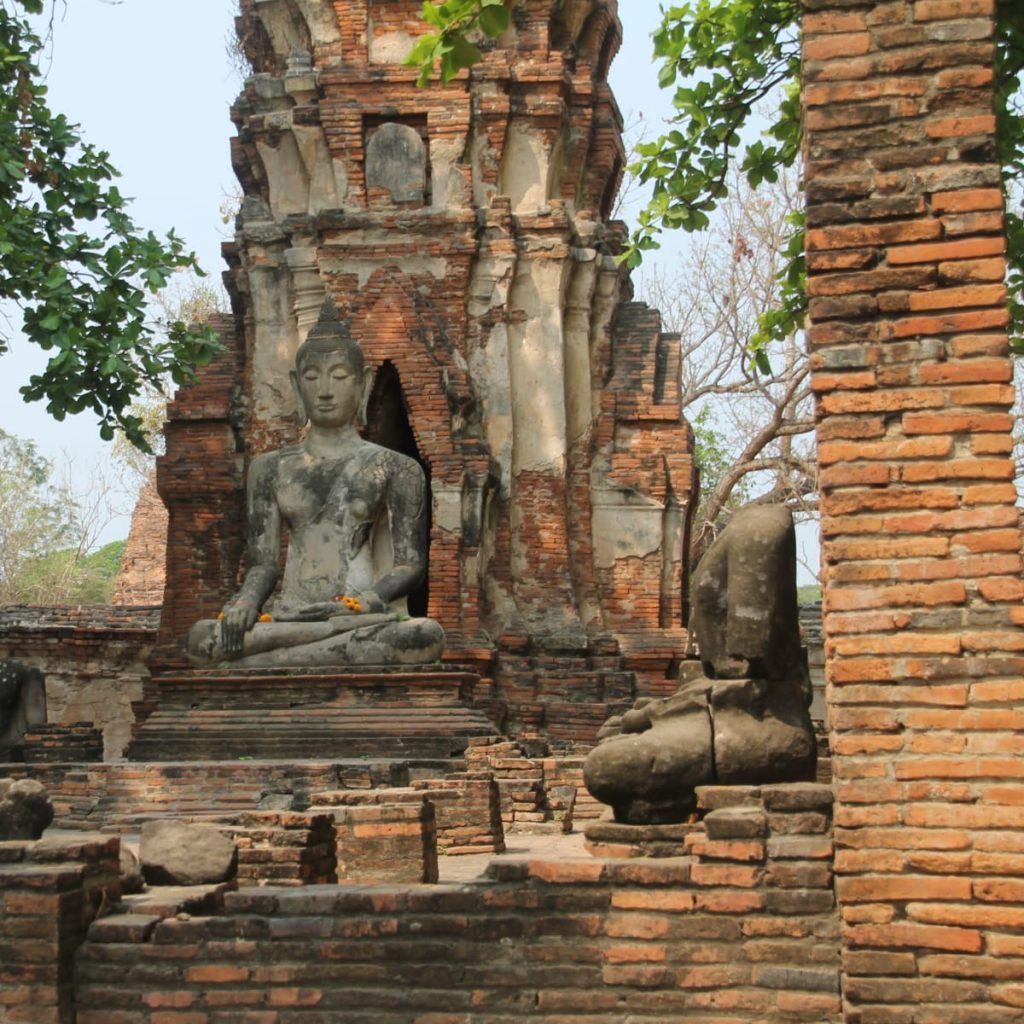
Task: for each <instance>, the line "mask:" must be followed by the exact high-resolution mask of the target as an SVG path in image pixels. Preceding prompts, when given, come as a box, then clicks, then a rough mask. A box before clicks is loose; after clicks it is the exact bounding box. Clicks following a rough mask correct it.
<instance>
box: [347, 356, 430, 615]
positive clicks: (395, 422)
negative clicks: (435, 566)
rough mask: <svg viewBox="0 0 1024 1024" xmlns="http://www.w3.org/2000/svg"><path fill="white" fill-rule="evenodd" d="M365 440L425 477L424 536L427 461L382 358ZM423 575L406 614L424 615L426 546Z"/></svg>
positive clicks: (394, 376) (390, 367) (390, 366)
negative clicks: (394, 454) (414, 463)
mask: <svg viewBox="0 0 1024 1024" xmlns="http://www.w3.org/2000/svg"><path fill="white" fill-rule="evenodd" d="M364 435H365V437H366V440H367V441H372V442H373V443H374V444H379V445H380V446H381V447H382V448H390V449H391V450H392V451H395V452H400V453H401V454H402V455H408V456H409V458H411V459H415V460H416V461H417V462H418V463H419V464H420V465H421V466H422V467H423V473H424V475H425V476H426V478H427V502H426V512H427V536H428V537H429V536H430V528H431V525H432V520H433V504H432V502H431V497H430V495H431V489H430V463H429V462H428V461H427V460H426V459H424V458H423V456H422V455H421V454H420V450H419V447H418V446H417V444H416V437H415V435H414V434H413V432H412V425H411V424H410V423H409V407H408V405H407V404H406V401H405V394H404V393H403V391H402V382H401V380H400V379H399V376H398V368H397V367H396V366H395V364H394V363H392V362H391V361H390V360H385V361H384V363H383V364H382V365H381V367H380V369H379V370H378V371H377V375H376V377H375V378H374V381H373V388H372V389H371V391H370V398H369V401H368V402H367V406H366V430H365V432H364ZM427 557H428V561H427V574H426V576H425V577H424V580H423V583H422V585H421V586H419V587H418V588H417V589H416V590H414V591H413V592H412V593H411V594H410V595H409V598H408V601H409V614H410V615H412V616H424V615H426V614H427V599H428V597H429V588H430V562H429V548H428V552H427Z"/></svg>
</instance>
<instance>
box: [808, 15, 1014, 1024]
mask: <svg viewBox="0 0 1024 1024" xmlns="http://www.w3.org/2000/svg"><path fill="white" fill-rule="evenodd" d="M804 6H805V19H804V32H805V41H804V61H805V64H804V71H805V91H804V103H805V123H806V157H807V224H808V234H807V261H808V291H809V294H810V306H811V315H810V326H809V328H808V343H809V346H810V351H811V358H812V366H813V386H814V389H815V392H816V394H817V400H818V416H819V423H818V445H819V456H820V463H821V507H822V539H823V575H824V580H825V632H826V658H827V661H826V677H827V681H828V686H829V699H830V715H831V729H832V742H833V749H834V753H835V760H834V764H835V775H836V783H837V803H836V820H835V823H836V872H837V889H838V896H839V901H840V906H841V910H842V915H843V945H844V973H845V976H844V981H843V991H844V998H845V1013H846V1020H847V1021H848V1022H858V1024H869V1022H879V1024H880V1022H883V1021H884V1022H886V1024H889V1022H900V1021H911V1020H921V1021H923V1020H925V1019H927V1020H928V1021H931V1022H937V1024H942V1022H950V1024H952V1022H953V1021H971V1022H986V1021H1009V1020H1016V1019H1019V1016H1018V1015H1019V1014H1021V1013H1024V1009H1021V1007H1024V987H1022V986H1021V985H1020V984H1019V980H1020V978H1021V977H1022V976H1024V959H1016V960H1014V959H1013V957H1019V958H1024V937H1022V932H1021V930H1022V929H1024V910H1022V909H1021V907H1020V901H1021V900H1022V899H1024V881H1021V878H1020V875H1021V873H1022V872H1024V831H1021V830H1022V829H1024V800H1022V794H1024V789H1022V787H1021V785H1020V779H1021V777H1022V776H1024V759H1022V758H1021V757H1020V753H1021V750H1022V749H1024V743H1022V741H1021V738H1020V736H1019V735H1015V732H1014V730H1020V728H1021V726H1022V725H1024V713H1022V712H1021V711H1019V710H1018V706H1019V705H1020V702H1021V698H1022V697H1024V682H1022V678H1024V657H1022V652H1024V631H1022V630H1021V628H1020V626H1021V624H1022V623H1024V614H1022V612H1024V609H1022V608H1021V607H1020V600H1021V597H1022V595H1024V588H1022V584H1021V557H1020V554H1021V536H1020V528H1019V521H1018V512H1017V509H1016V508H1015V490H1014V486H1013V463H1012V461H1011V458H1010V454H1011V441H1010V428H1011V418H1010V415H1009V410H1010V405H1011V402H1012V400H1013V389H1012V386H1011V373H1012V370H1011V363H1010V359H1009V355H1008V346H1007V335H1006V325H1007V310H1006V294H1005V288H1004V286H1003V274H1004V258H1003V254H1004V251H1005V238H1004V232H1003V215H1002V207H1003V200H1002V195H1001V191H1000V178H999V167H998V165H997V164H996V163H995V162H994V159H995V157H994V145H993V132H994V127H995V125H994V118H993V116H992V59H993V46H992V37H993V25H992V9H993V3H992V0H957V2H947V0H916V2H913V0H891V2H878V3H857V2H853V3H851V2H848V0H804ZM1014 830H1016V831H1014Z"/></svg>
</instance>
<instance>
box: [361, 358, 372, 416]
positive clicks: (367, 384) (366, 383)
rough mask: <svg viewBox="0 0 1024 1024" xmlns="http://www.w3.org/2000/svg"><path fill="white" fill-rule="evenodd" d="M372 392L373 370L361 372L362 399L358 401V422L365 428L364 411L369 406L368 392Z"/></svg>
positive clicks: (368, 369)
mask: <svg viewBox="0 0 1024 1024" xmlns="http://www.w3.org/2000/svg"><path fill="white" fill-rule="evenodd" d="M372 390H373V368H372V367H369V366H368V367H367V368H366V369H365V370H363V397H362V398H360V399H359V422H360V423H362V424H363V426H366V411H367V409H368V408H369V405H370V392H371V391H372Z"/></svg>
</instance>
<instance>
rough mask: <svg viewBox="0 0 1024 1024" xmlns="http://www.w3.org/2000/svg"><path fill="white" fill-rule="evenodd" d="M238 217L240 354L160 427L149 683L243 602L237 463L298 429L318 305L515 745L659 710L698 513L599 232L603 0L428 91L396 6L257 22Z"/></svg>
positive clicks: (659, 384) (670, 366) (609, 23)
mask: <svg viewBox="0 0 1024 1024" xmlns="http://www.w3.org/2000/svg"><path fill="white" fill-rule="evenodd" d="M238 29H239V38H240V40H241V46H242V49H243V51H244V53H245V56H246V58H247V59H248V61H249V63H250V64H251V66H252V72H253V73H252V75H251V77H250V78H249V79H248V80H247V82H246V85H245V89H244V92H243V93H242V95H241V96H240V97H239V99H238V101H237V104H236V106H235V108H234V110H233V117H234V120H235V123H236V125H237V128H238V135H237V137H236V138H235V139H234V140H233V158H234V164H235V169H236V172H237V174H238V177H239V180H240V182H241V185H242V189H243V193H244V199H243V201H242V205H241V209H240V212H239V215H238V219H237V232H236V236H235V240H234V242H232V243H231V244H229V245H227V246H226V248H225V251H226V256H227V259H228V262H229V266H230V268H231V269H230V271H229V273H228V280H229V287H230V290H231V292H232V296H233V300H234V311H235V321H236V323H235V331H234V335H233V336H232V335H229V334H225V337H228V338H229V339H230V341H229V347H228V351H227V352H225V354H224V355H223V356H222V357H221V359H220V361H219V363H218V364H216V365H215V366H213V367H211V368H210V370H209V371H208V372H206V373H205V374H204V376H203V381H202V382H201V383H200V385H199V386H197V387H195V388H193V389H191V390H190V391H188V392H185V393H183V394H182V396H181V397H180V398H179V399H178V400H177V401H176V402H175V403H174V405H173V407H172V411H171V412H172V419H171V427H170V430H169V437H168V454H167V456H166V457H165V458H164V459H163V460H162V461H161V465H160V488H161V493H162V494H163V496H164V498H165V501H166V502H167V504H168V506H169V508H170V515H171V526H170V540H169V558H168V580H167V593H166V602H165V613H164V620H163V625H162V635H161V639H162V642H161V645H160V647H159V649H158V654H157V660H158V663H159V664H162V665H169V664H173V662H174V661H175V659H176V657H177V653H176V652H177V651H178V650H180V642H181V639H182V637H183V636H184V635H185V632H186V631H187V629H188V626H189V624H190V623H191V622H193V621H195V620H196V619H198V618H200V617H203V616H207V615H210V614H213V613H215V612H216V611H217V609H218V608H219V607H220V605H221V603H222V601H223V600H224V597H225V596H226V594H227V593H228V592H229V591H230V590H231V589H232V587H233V585H234V581H235V573H236V569H235V566H236V564H237V560H238V557H239V555H240V552H241V548H242V540H241V527H242V523H241V516H240V515H239V510H240V508H241V499H240V494H241V491H240V488H241V486H242V479H243V476H244V469H245V465H246V462H247V460H248V459H249V458H250V457H251V456H252V455H254V454H257V453H259V452H261V451H265V450H267V449H270V448H275V447H278V446H280V445H282V444H285V443H289V442H290V441H293V440H295V439H296V437H297V430H298V428H297V426H296V420H295V415H294V405H293V400H292V397H291V394H290V391H289V389H288V387H287V371H288V369H289V368H290V366H291V365H292V361H293V358H294V353H295V350H296V348H297V346H298V344H299V342H300V341H301V340H302V338H303V337H304V336H305V334H306V332H307V331H308V330H309V328H310V327H311V326H312V324H313V323H314V322H315V319H316V316H317V313H318V310H319V308H320V306H321V304H322V301H323V298H324V294H325V291H329V292H330V293H331V294H332V295H333V297H334V299H335V301H336V303H337V305H338V307H339V309H340V310H341V311H342V314H343V315H344V316H347V317H348V318H350V320H351V322H352V326H353V331H354V333H355V334H356V336H357V337H358V339H359V341H360V342H361V344H362V346H363V349H364V351H365V352H366V355H367V359H368V363H369V364H370V365H371V366H373V367H374V368H375V370H376V377H375V384H374V389H373V393H372V395H371V400H370V407H369V412H368V416H367V420H368V422H367V426H366V433H367V436H368V437H369V438H370V439H372V440H374V441H377V442H378V443H381V444H384V445H387V446H389V447H394V448H397V449H399V450H401V451H404V452H405V453H406V454H409V455H412V456H413V457H415V458H417V459H418V460H419V461H420V462H421V463H422V465H423V466H424V468H425V470H426V473H427V476H428V480H429V483H430V488H431V495H432V522H431V533H430V553H429V576H428V582H427V585H426V587H425V589H424V592H423V593H422V594H420V595H419V598H418V605H419V608H418V609H416V608H415V607H414V611H416V610H419V611H420V612H421V613H426V614H429V615H430V616H432V617H434V618H436V619H438V620H439V621H440V622H441V623H442V624H443V625H444V627H445V630H446V632H447V635H448V638H449V648H448V650H447V652H446V660H449V661H453V662H468V663H472V664H475V665H476V667H477V668H478V669H479V670H480V671H482V672H483V673H484V674H485V675H486V676H489V677H494V678H495V679H496V680H497V683H498V690H497V693H496V697H497V700H498V702H499V703H504V705H505V706H506V707H507V708H508V711H509V719H508V721H509V724H510V726H511V727H513V729H515V728H517V727H520V726H523V727H525V726H536V727H539V728H541V729H546V730H548V731H549V732H550V733H551V734H552V735H555V736H559V737H561V738H564V739H566V740H568V741H586V740H588V739H590V738H591V737H592V734H593V729H594V727H595V725H596V724H597V723H599V722H600V721H601V720H602V719H603V718H604V716H605V714H606V713H607V710H608V707H609V705H610V704H613V703H616V702H618V701H622V700H624V699H627V698H631V697H632V696H634V695H635V694H636V693H637V692H640V693H645V692H650V693H656V694H660V693H664V692H670V691H671V690H672V689H673V688H674V679H673V678H671V677H672V676H673V675H674V671H673V670H674V663H675V661H676V659H678V657H679V656H680V655H681V652H682V649H683V647H684V644H685V629H684V623H685V607H684V592H685V580H686V565H685V554H684V552H685V551H686V548H687V539H688V532H689V522H690V516H691V511H692V501H691V499H692V497H693V495H694V492H695V481H694V468H693V459H692V438H691V434H690V431H689V429H688V427H687V426H686V425H685V424H684V423H683V421H682V419H681V414H680V401H679V383H678V381H679V372H678V371H679V367H678V359H679V352H678V345H677V344H676V343H675V338H674V337H672V336H668V335H665V334H663V333H662V331H661V324H660V318H659V316H658V314H657V313H656V312H655V311H653V310H650V309H648V308H647V307H646V306H644V305H642V304H639V303H633V302H632V301H630V299H631V288H630V284H629V280H628V277H627V275H626V274H625V272H624V271H623V270H622V268H620V267H619V266H618V265H617V263H616V261H615V255H616V253H617V252H618V251H619V250H620V247H621V242H622V239H623V231H624V229H623V227H622V225H620V224H618V223H614V222H609V219H608V218H609V213H610V210H611V207H612V203H613V201H614V198H615V195H616V191H617V188H618V185H619V182H620V179H621V176H622V169H623V159H624V154H623V147H622V141H621V136H620V132H621V118H620V115H619V111H618V109H617V107H616V104H615V101H614V98H613V97H612V94H611V92H610V90H609V87H608V84H607V80H606V74H607V70H608V65H609V64H610V62H611V60H612V58H613V56H614V54H615V52H616V50H617V48H618V46H619V42H620V33H621V29H620V24H619V21H618V17H617V14H616V5H615V3H614V0H611V2H601V0H575V2H561V3H556V2H554V0H526V2H524V3H520V4H519V5H518V6H517V7H516V9H515V11H514V14H513V23H512V26H511V27H510V29H509V30H508V31H507V32H506V33H505V35H504V36H502V37H501V38H500V39H499V40H497V42H496V43H495V44H494V45H493V46H492V47H491V48H490V49H488V50H487V51H486V53H485V57H484V60H483V62H482V63H481V64H480V65H478V66H477V67H476V68H474V69H473V71H472V72H471V73H470V74H468V75H467V74H465V73H464V74H463V75H461V76H460V77H459V78H458V79H457V80H456V81H454V82H452V83H451V84H450V85H448V86H447V87H443V88H442V87H440V86H437V85H435V86H432V87H430V88H427V89H418V88H416V87H415V85H414V84H413V78H414V75H413V73H412V72H411V71H410V69H409V68H407V67H404V66H403V65H402V63H401V60H402V57H403V56H404V55H405V53H406V52H408V49H409V47H410V46H411V44H412V42H413V40H414V39H415V37H416V35H417V34H418V33H419V32H420V30H421V22H420V18H419V5H418V4H417V3H414V2H406V0H399V2H395V0H386V2H385V0H335V2H334V3H331V2H328V0H301V2H294V0H244V2H243V3H242V13H241V15H240V17H239V19H238Z"/></svg>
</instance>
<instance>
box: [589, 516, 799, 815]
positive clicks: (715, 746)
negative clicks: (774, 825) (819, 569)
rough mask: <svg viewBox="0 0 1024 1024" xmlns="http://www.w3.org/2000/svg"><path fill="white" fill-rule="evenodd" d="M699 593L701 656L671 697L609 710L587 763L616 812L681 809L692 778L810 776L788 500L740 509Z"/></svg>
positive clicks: (730, 781) (697, 781)
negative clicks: (619, 710)
mask: <svg viewBox="0 0 1024 1024" xmlns="http://www.w3.org/2000/svg"><path fill="white" fill-rule="evenodd" d="M692 604H693V612H692V615H691V620H690V628H691V632H692V633H693V634H694V635H695V636H696V640H697V644H698V647H699V650H700V668H699V669H697V668H696V665H694V666H693V668H694V669H696V671H692V672H690V673H688V674H687V676H686V678H685V679H684V681H683V685H682V686H681V687H680V689H679V690H678V691H677V692H676V693H675V694H673V695H672V696H671V697H668V698H666V699H664V700H650V699H642V700H639V701H637V702H636V705H635V706H634V707H633V709H632V710H631V711H627V712H626V713H625V714H624V715H622V716H616V717H614V718H611V719H609V720H608V721H607V722H606V723H605V725H604V726H603V727H602V729H601V732H600V734H599V739H600V742H599V743H598V745H597V746H596V747H595V748H594V749H593V750H592V751H591V752H590V754H589V756H588V757H587V760H586V763H585V765H584V780H585V782H586V785H587V789H589V790H590V792H591V793H592V794H593V795H594V796H595V797H597V799H598V800H600V801H602V802H603V803H606V804H610V805H611V807H612V809H613V811H614V814H615V818H616V820H617V821H620V822H625V823H628V824H655V823H667V822H674V821H682V820H684V819H685V818H686V817H687V816H688V815H689V814H690V813H691V812H692V811H693V810H694V807H695V804H696V800H695V795H694V788H695V787H696V786H702V785H711V784H719V785H738V784H757V783H762V782H792V781H798V780H801V779H813V778H814V766H815V760H816V743H815V738H814V731H813V729H812V728H811V721H810V716H809V714H808V711H807V708H808V705H809V704H810V696H811V691H810V680H809V678H808V675H807V667H806V662H805V660H804V658H803V652H802V649H801V646H800V633H799V625H798V612H797V599H796V537H795V531H794V528H793V517H792V515H791V514H790V513H789V511H788V510H787V509H785V508H782V507H779V506H763V507H757V506H750V507H747V508H744V509H741V510H740V511H739V512H737V513H736V514H735V515H734V516H733V519H732V522H731V523H730V524H729V526H728V528H727V529H726V530H725V531H724V532H723V534H722V536H721V537H719V539H718V540H717V541H715V543H714V544H713V545H712V546H711V548H710V549H709V550H708V552H707V553H706V554H705V556H704V557H703V558H702V559H701V562H700V565H699V566H698V567H697V571H696V573H695V575H694V585H693V601H692Z"/></svg>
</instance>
